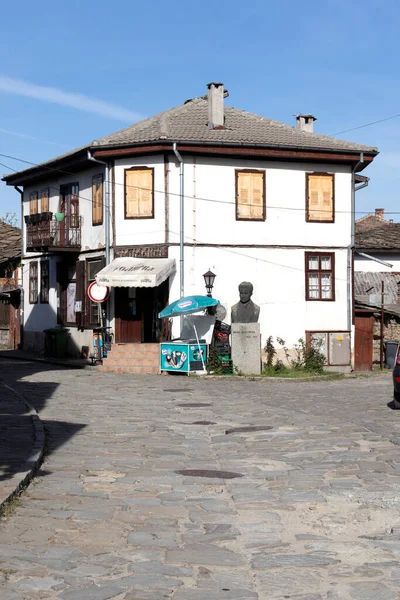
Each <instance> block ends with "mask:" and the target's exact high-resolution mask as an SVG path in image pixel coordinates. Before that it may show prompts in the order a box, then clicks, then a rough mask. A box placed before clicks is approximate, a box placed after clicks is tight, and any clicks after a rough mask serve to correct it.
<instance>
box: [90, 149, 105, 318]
mask: <svg viewBox="0 0 400 600" xmlns="http://www.w3.org/2000/svg"><path fill="white" fill-rule="evenodd" d="M87 158H88V160H90V161H92V162H95V163H99V164H100V165H104V183H105V190H104V191H105V194H104V213H105V215H104V217H105V221H104V245H105V247H106V265H109V264H110V213H111V211H110V167H109V165H108V162H104V161H103V160H97V158H93V156H92V153H91V152H90V150H88V151H87ZM106 311H107V312H106V327H110V320H111V319H110V302H107V306H106ZM101 322H102V321H101Z"/></svg>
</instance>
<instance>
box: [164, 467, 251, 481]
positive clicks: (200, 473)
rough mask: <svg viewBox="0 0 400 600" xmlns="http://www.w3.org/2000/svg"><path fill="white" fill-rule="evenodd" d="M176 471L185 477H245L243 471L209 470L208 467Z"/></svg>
mask: <svg viewBox="0 0 400 600" xmlns="http://www.w3.org/2000/svg"><path fill="white" fill-rule="evenodd" d="M175 473H177V474H178V475H183V476H184V477H215V478H216V479H235V478H236V477H244V475H242V474H241V473H234V472H232V471H208V470H206V469H182V471H175Z"/></svg>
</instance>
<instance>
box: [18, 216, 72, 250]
mask: <svg viewBox="0 0 400 600" xmlns="http://www.w3.org/2000/svg"><path fill="white" fill-rule="evenodd" d="M81 230H82V217H81V216H79V215H64V217H63V218H62V220H59V219H56V217H54V216H51V217H50V218H44V217H43V215H41V214H39V215H30V220H29V222H28V223H27V224H26V249H27V250H39V249H43V248H46V249H48V248H57V249H63V248H77V249H79V248H80V247H81Z"/></svg>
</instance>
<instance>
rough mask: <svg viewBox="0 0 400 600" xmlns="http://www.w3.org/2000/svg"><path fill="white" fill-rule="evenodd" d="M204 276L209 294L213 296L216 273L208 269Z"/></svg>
mask: <svg viewBox="0 0 400 600" xmlns="http://www.w3.org/2000/svg"><path fill="white" fill-rule="evenodd" d="M203 277H204V283H205V284H206V290H207V296H208V297H209V298H212V289H213V287H214V281H215V278H216V275H215V273H213V272H212V271H210V270H208V271H207V273H204V275H203Z"/></svg>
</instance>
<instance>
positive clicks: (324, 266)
mask: <svg viewBox="0 0 400 600" xmlns="http://www.w3.org/2000/svg"><path fill="white" fill-rule="evenodd" d="M331 262H332V261H331V257H330V256H321V270H322V271H331V270H332V267H331Z"/></svg>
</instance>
